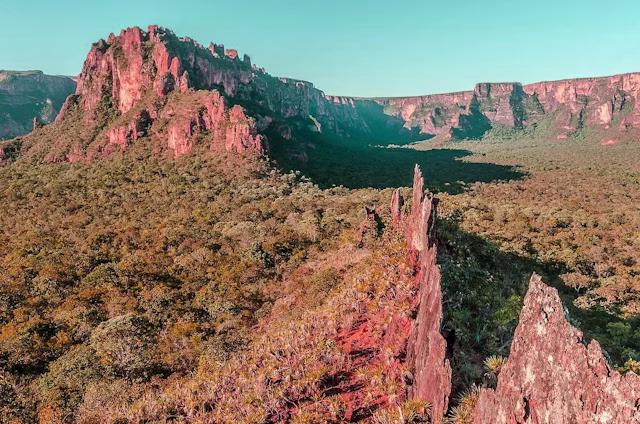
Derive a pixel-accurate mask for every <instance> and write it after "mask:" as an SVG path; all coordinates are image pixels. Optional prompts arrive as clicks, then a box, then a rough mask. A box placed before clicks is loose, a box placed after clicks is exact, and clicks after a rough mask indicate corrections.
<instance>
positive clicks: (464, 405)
mask: <svg viewBox="0 0 640 424" xmlns="http://www.w3.org/2000/svg"><path fill="white" fill-rule="evenodd" d="M480 389H481V388H480V386H477V385H475V384H474V385H472V386H471V387H469V388H468V389H467V390H465V391H464V392H463V393H462V394H460V396H458V402H457V405H456V406H455V407H453V408H452V409H451V412H449V415H448V416H447V420H446V422H447V423H449V424H471V423H472V422H473V411H474V409H475V407H476V403H477V401H478V397H479V396H480Z"/></svg>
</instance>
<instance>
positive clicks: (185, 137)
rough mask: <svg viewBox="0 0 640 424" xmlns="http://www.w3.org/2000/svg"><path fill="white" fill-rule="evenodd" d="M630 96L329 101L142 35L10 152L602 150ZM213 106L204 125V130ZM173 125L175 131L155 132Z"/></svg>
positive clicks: (629, 79) (576, 91)
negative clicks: (532, 146) (468, 146)
mask: <svg viewBox="0 0 640 424" xmlns="http://www.w3.org/2000/svg"><path fill="white" fill-rule="evenodd" d="M69 82H70V83H72V82H73V81H71V80H70V79H69ZM199 91H205V92H207V93H213V92H216V93H217V96H218V98H215V96H216V95H211V96H206V95H202V94H197V92H199ZM639 93H640V74H626V75H618V76H612V77H604V78H591V79H575V80H564V81H555V82H542V83H535V84H528V85H522V84H519V83H481V84H477V85H476V87H475V89H474V90H473V91H465V92H458V93H449V94H436V95H427V96H417V97H404V98H352V97H345V96H330V95H326V94H325V93H323V92H322V91H321V90H319V89H317V88H316V87H314V85H313V84H312V83H310V82H306V81H301V80H297V79H291V78H281V77H274V76H271V75H269V74H268V73H267V72H266V71H265V70H264V69H262V68H259V67H257V66H256V65H254V64H253V63H252V62H251V59H250V58H249V56H247V55H244V56H243V57H242V58H241V57H240V55H239V54H238V52H237V50H234V49H226V48H225V47H224V46H222V45H218V44H214V43H211V44H210V45H209V47H208V48H205V47H204V46H202V45H201V44H199V43H198V42H196V41H194V40H193V39H191V38H189V37H178V36H177V35H175V34H174V33H172V32H171V31H169V30H167V29H164V28H161V27H158V26H153V25H152V26H150V27H149V28H148V29H147V31H144V30H142V29H140V28H137V27H134V28H128V29H125V30H123V31H122V32H121V33H120V34H119V35H117V36H116V35H114V34H110V35H109V36H108V37H107V39H105V40H99V41H98V42H96V43H94V44H93V45H92V47H91V49H90V51H89V53H88V55H87V58H86V60H85V62H84V66H83V68H82V71H81V73H80V75H79V76H78V79H77V87H76V91H75V94H74V95H72V96H70V97H69V98H67V100H66V102H65V103H64V105H62V106H60V105H59V104H58V103H61V99H60V100H59V101H58V100H55V101H53V103H52V105H51V107H49V108H48V109H47V113H46V114H44V113H42V114H39V119H40V120H39V122H42V123H48V122H50V121H51V120H52V116H49V115H51V113H53V111H55V110H57V108H60V107H61V110H60V113H59V114H58V116H57V118H56V120H55V124H53V125H47V126H45V127H44V128H40V126H39V125H38V126H33V124H32V119H33V116H34V115H33V114H30V115H29V117H28V125H29V128H32V129H33V131H32V133H31V134H30V135H28V136H26V137H24V139H23V140H22V147H21V154H22V155H24V156H27V157H31V158H35V159H36V160H39V161H44V162H58V161H67V160H68V161H80V160H82V161H90V160H93V159H96V158H101V157H105V156H108V155H110V154H112V153H114V152H117V151H124V150H127V148H128V147H129V146H130V145H131V144H132V143H136V142H138V140H140V139H153V142H154V147H153V151H154V152H156V151H161V152H165V153H167V154H168V155H169V156H170V157H178V156H182V155H184V154H186V153H188V152H190V151H191V150H193V149H194V147H198V145H208V146H209V150H215V149H216V148H217V147H223V148H224V149H226V150H227V151H232V152H240V153H242V154H248V153H249V152H254V153H257V154H259V155H264V154H265V153H266V152H267V151H268V150H269V149H268V140H271V144H272V145H273V146H275V147H278V148H277V149H274V154H275V152H280V154H282V155H285V156H287V157H288V158H297V159H296V160H300V161H305V160H307V156H308V154H309V152H311V151H312V150H313V148H314V144H318V143H323V144H326V145H327V146H331V145H332V144H335V143H338V144H342V145H348V146H351V147H366V146H368V145H372V144H390V143H395V144H402V143H407V142H411V141H416V140H423V139H428V138H432V137H436V138H439V139H442V140H448V139H480V138H482V137H484V136H485V134H487V132H488V131H489V130H491V129H492V128H507V129H509V130H519V129H525V128H528V127H535V128H538V127H540V128H545V131H547V132H548V134H546V135H547V136H549V137H552V138H553V139H556V140H564V139H566V138H568V137H570V136H572V135H573V134H576V133H577V132H579V131H580V130H582V129H585V128H586V129H593V130H596V131H598V132H599V133H601V134H600V136H601V137H602V140H603V141H602V143H603V144H613V143H615V142H617V140H618V139H619V138H622V137H627V135H629V134H636V133H637V132H638V131H640V102H638V95H639ZM0 94H1V93H0ZM65 94H66V93H65ZM186 98H189V99H190V101H187V100H185V99H186ZM0 100H1V99H0ZM178 105H180V107H181V108H182V109H180V108H179V107H178ZM220 108H223V109H224V112H223V113H217V114H216V115H215V124H214V123H212V122H210V121H207V119H206V117H207V116H208V117H209V118H210V117H212V116H213V115H211V110H213V109H220ZM165 109H168V111H167V110H165ZM220 110H222V109H220ZM205 111H206V112H205ZM240 111H242V113H240ZM45 115H46V116H45ZM187 115H189V116H190V118H189V119H187V118H186V116H187ZM241 115H242V116H241ZM173 116H175V117H176V119H177V120H179V121H180V122H181V123H179V124H174V125H166V123H167V122H168V121H170V120H171V119H172V117H173ZM26 125H27V123H25V124H24V125H23V127H25V129H24V130H23V131H22V132H26V131H28V129H26ZM180 126H181V127H182V129H179V128H178V127H180ZM187 127H189V128H187ZM223 127H225V129H224V130H223V129H222V128H223ZM16 134H19V132H15V131H13V132H9V133H6V134H4V135H2V134H0V137H3V136H5V137H6V136H13V135H16Z"/></svg>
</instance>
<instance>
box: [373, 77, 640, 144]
mask: <svg viewBox="0 0 640 424" xmlns="http://www.w3.org/2000/svg"><path fill="white" fill-rule="evenodd" d="M639 96H640V74H638V73H632V74H624V75H614V76H610V77H601V78H583V79H567V80H562V81H549V82H539V83H533V84H526V85H522V84H520V83H481V84H477V85H476V87H475V88H474V90H473V91H463V92H458V93H448V94H435V95H427V96H416V97H398V98H377V99H373V100H375V101H376V102H378V103H379V104H380V105H382V106H383V107H384V110H385V113H388V114H391V115H393V116H397V117H399V118H400V119H402V120H403V122H404V125H405V126H406V127H407V128H418V129H419V130H420V132H421V134H424V135H425V136H439V137H441V138H445V139H448V138H457V139H478V138H482V136H484V134H486V132H487V131H488V130H489V129H491V128H492V127H496V126H497V127H504V128H509V129H523V128H526V127H529V126H533V125H542V124H544V123H547V125H548V127H549V129H548V130H549V132H550V133H549V134H548V136H550V137H553V138H554V139H556V140H564V139H566V138H568V137H569V136H570V135H572V134H574V133H575V132H577V131H578V130H580V129H583V128H588V129H593V130H597V131H600V132H602V133H603V134H609V135H611V136H613V137H616V136H624V135H625V134H629V133H631V134H637V132H638V131H640V102H639V100H640V97H639Z"/></svg>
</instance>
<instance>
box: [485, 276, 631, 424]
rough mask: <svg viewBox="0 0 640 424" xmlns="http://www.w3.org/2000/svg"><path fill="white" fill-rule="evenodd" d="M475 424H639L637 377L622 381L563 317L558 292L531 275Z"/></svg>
mask: <svg viewBox="0 0 640 424" xmlns="http://www.w3.org/2000/svg"><path fill="white" fill-rule="evenodd" d="M474 422H475V423H478V424H480V423H482V424H484V423H634V422H640V377H638V376H637V375H636V374H634V373H632V372H629V373H627V374H626V375H621V374H620V373H619V372H617V371H615V370H613V369H612V368H611V367H610V365H609V364H608V363H607V360H606V359H605V356H604V354H603V352H602V349H601V348H600V345H599V343H598V342H597V341H595V340H592V341H590V342H589V343H586V342H585V340H584V337H583V335H582V332H580V331H579V330H578V329H576V328H575V327H573V326H572V325H571V324H569V322H568V321H567V319H566V317H565V310H564V308H563V306H562V303H561V302H560V298H559V296H558V292H557V291H556V290H555V289H553V288H551V287H548V286H546V285H545V284H544V283H543V282H542V280H541V278H540V277H539V276H538V275H535V274H534V275H533V276H532V277H531V281H530V283H529V291H528V293H527V295H526V298H525V300H524V306H523V308H522V312H521V314H520V320H519V323H518V327H517V328H516V332H515V335H514V338H513V342H512V345H511V353H510V355H509V359H508V361H507V363H506V365H504V366H503V367H502V369H501V371H500V374H499V376H498V383H497V388H496V389H495V390H491V389H483V390H482V391H481V392H480V395H479V398H478V401H477V404H476V407H475V415H474Z"/></svg>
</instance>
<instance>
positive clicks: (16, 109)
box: [0, 71, 76, 139]
mask: <svg viewBox="0 0 640 424" xmlns="http://www.w3.org/2000/svg"><path fill="white" fill-rule="evenodd" d="M75 86H76V84H75V81H74V80H73V79H72V78H69V77H65V76H53V75H45V74H44V73H43V72H41V71H23V72H18V71H0V139H9V138H13V137H16V136H19V135H22V134H26V133H28V132H30V131H31V130H32V129H33V128H34V124H33V122H34V119H35V120H37V122H38V124H48V123H50V122H52V121H53V120H54V119H55V117H56V114H57V113H58V111H59V110H60V108H61V107H62V104H63V102H64V100H65V99H66V97H67V96H68V95H69V94H71V93H73V91H74V90H75Z"/></svg>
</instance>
